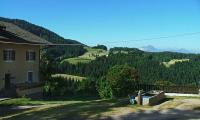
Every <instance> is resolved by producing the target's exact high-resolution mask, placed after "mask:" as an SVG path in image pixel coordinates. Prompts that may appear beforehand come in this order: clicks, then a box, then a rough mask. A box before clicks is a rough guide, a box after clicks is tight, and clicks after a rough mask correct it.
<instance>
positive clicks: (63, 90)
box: [44, 77, 80, 97]
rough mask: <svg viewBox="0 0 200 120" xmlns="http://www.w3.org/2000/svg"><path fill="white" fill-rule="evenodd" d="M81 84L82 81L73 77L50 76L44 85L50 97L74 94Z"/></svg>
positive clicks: (45, 92)
mask: <svg viewBox="0 0 200 120" xmlns="http://www.w3.org/2000/svg"><path fill="white" fill-rule="evenodd" d="M79 84H80V81H77V80H73V79H66V78H62V77H57V78H55V77H54V78H52V77H49V79H48V80H47V81H46V83H45V85H44V95H45V96H50V97H52V96H64V95H73V94H75V93H76V92H77V90H78V86H79Z"/></svg>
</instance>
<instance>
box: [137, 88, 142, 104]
mask: <svg viewBox="0 0 200 120" xmlns="http://www.w3.org/2000/svg"><path fill="white" fill-rule="evenodd" d="M137 98H138V100H137V103H138V105H142V92H141V91H139V92H138V97H137Z"/></svg>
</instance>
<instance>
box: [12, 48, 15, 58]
mask: <svg viewBox="0 0 200 120" xmlns="http://www.w3.org/2000/svg"><path fill="white" fill-rule="evenodd" d="M11 60H15V51H14V50H12V51H11Z"/></svg>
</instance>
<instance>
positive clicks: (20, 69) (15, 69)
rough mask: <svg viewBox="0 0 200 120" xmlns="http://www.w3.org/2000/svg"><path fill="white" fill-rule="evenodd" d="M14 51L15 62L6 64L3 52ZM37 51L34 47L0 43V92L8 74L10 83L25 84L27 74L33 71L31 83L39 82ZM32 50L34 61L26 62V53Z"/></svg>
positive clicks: (36, 47) (38, 47) (37, 48)
mask: <svg viewBox="0 0 200 120" xmlns="http://www.w3.org/2000/svg"><path fill="white" fill-rule="evenodd" d="M4 49H14V50H15V61H12V62H6V61H4V60H3V50H4ZM39 49H40V46H36V45H16V44H4V43H0V90H1V89H2V88H4V86H5V85H4V79H5V78H4V77H5V74H6V73H10V74H11V77H14V79H11V83H14V84H17V83H25V82H26V81H27V72H28V71H33V82H38V81H39ZM28 50H34V51H35V52H36V60H35V61H26V51H28Z"/></svg>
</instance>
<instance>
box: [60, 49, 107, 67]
mask: <svg viewBox="0 0 200 120" xmlns="http://www.w3.org/2000/svg"><path fill="white" fill-rule="evenodd" d="M85 49H86V50H87V52H86V53H85V54H83V55H81V56H78V57H75V58H68V59H64V60H63V61H61V63H63V62H65V61H67V62H69V63H71V64H77V63H89V62H90V61H92V60H95V59H96V58H97V57H100V56H106V55H108V52H107V51H105V50H102V49H94V48H90V47H85Z"/></svg>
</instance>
